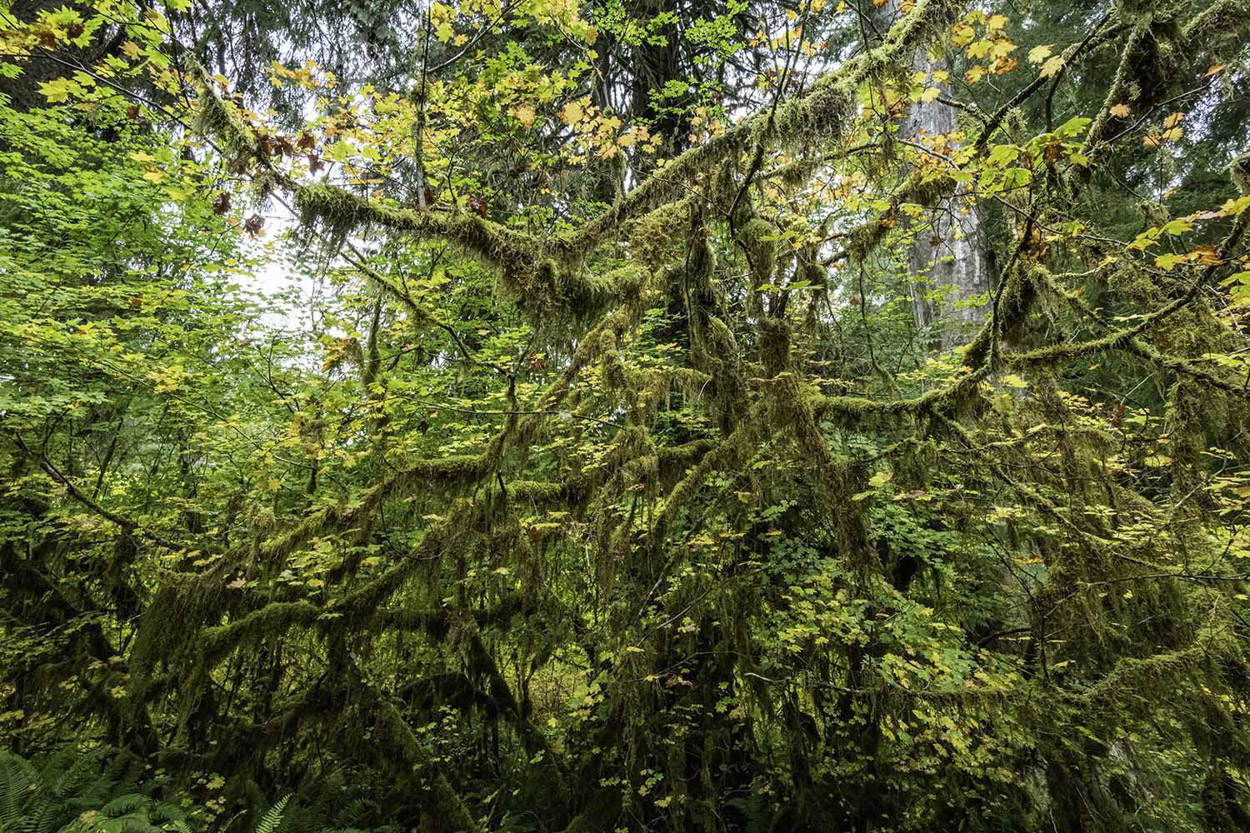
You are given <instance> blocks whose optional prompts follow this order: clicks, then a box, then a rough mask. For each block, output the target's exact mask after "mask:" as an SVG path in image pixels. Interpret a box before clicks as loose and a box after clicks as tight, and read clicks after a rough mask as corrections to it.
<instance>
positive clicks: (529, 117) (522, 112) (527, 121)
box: [512, 104, 538, 127]
mask: <svg viewBox="0 0 1250 833" xmlns="http://www.w3.org/2000/svg"><path fill="white" fill-rule="evenodd" d="M512 115H513V117H514V118H515V119H516V120H517V121H519V122H520V123H521V124H523V125H525V126H526V127H533V126H534V119H536V118H537V117H538V114H537V113H535V112H534V108H533V107H531V106H529V105H528V104H522V105H521V106H520V107H518V108H516V109H515V110H513V111H512Z"/></svg>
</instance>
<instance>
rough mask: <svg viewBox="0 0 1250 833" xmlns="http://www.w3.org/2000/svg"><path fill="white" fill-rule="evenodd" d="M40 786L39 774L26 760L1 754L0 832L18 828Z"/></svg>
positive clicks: (6, 832) (4, 832)
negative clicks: (23, 811)
mask: <svg viewBox="0 0 1250 833" xmlns="http://www.w3.org/2000/svg"><path fill="white" fill-rule="evenodd" d="M38 785H39V774H38V773H37V772H36V771H35V768H34V767H33V766H31V765H30V763H29V762H27V761H26V760H25V759H23V758H20V757H18V756H17V755H13V754H11V753H9V752H0V831H2V833H8V831H10V830H14V829H16V827H17V823H18V820H19V819H20V818H21V817H22V815H23V813H22V810H23V808H24V807H25V805H26V804H27V802H28V801H29V800H30V798H31V795H32V794H33V793H34V792H35V790H36V789H37V788H38Z"/></svg>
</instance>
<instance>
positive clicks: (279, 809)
mask: <svg viewBox="0 0 1250 833" xmlns="http://www.w3.org/2000/svg"><path fill="white" fill-rule="evenodd" d="M290 800H291V796H289V795H284V796H282V798H279V799H278V800H277V802H275V803H274V805H273V806H272V807H270V808H269V809H268V810H266V811H265V815H263V816H261V819H260V824H258V825H256V833H274V831H275V830H277V829H278V825H280V824H282V814H283V813H285V812H286V803H287V802H288V801H290Z"/></svg>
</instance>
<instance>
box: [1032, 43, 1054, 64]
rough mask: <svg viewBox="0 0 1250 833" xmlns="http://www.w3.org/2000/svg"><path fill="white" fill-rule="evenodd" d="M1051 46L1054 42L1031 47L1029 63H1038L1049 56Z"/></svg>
mask: <svg viewBox="0 0 1250 833" xmlns="http://www.w3.org/2000/svg"><path fill="white" fill-rule="evenodd" d="M1053 46H1054V44H1043V45H1042V46H1035V47H1033V48H1032V49H1030V50H1029V63H1030V64H1040V63H1041V62H1042V61H1044V60H1046V59H1047V58H1049V57H1050V50H1051V47H1053Z"/></svg>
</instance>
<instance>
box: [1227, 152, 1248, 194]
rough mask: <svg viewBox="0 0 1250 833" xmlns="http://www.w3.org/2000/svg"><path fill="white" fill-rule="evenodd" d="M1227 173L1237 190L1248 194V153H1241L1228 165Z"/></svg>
mask: <svg viewBox="0 0 1250 833" xmlns="http://www.w3.org/2000/svg"><path fill="white" fill-rule="evenodd" d="M1228 175H1229V178H1230V179H1232V181H1233V184H1234V185H1236V186H1237V190H1238V191H1240V192H1241V193H1242V194H1244V195H1247V196H1250V153H1243V154H1242V155H1241V156H1238V157H1237V158H1236V159H1234V160H1233V161H1232V164H1230V165H1229V166H1228Z"/></svg>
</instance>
